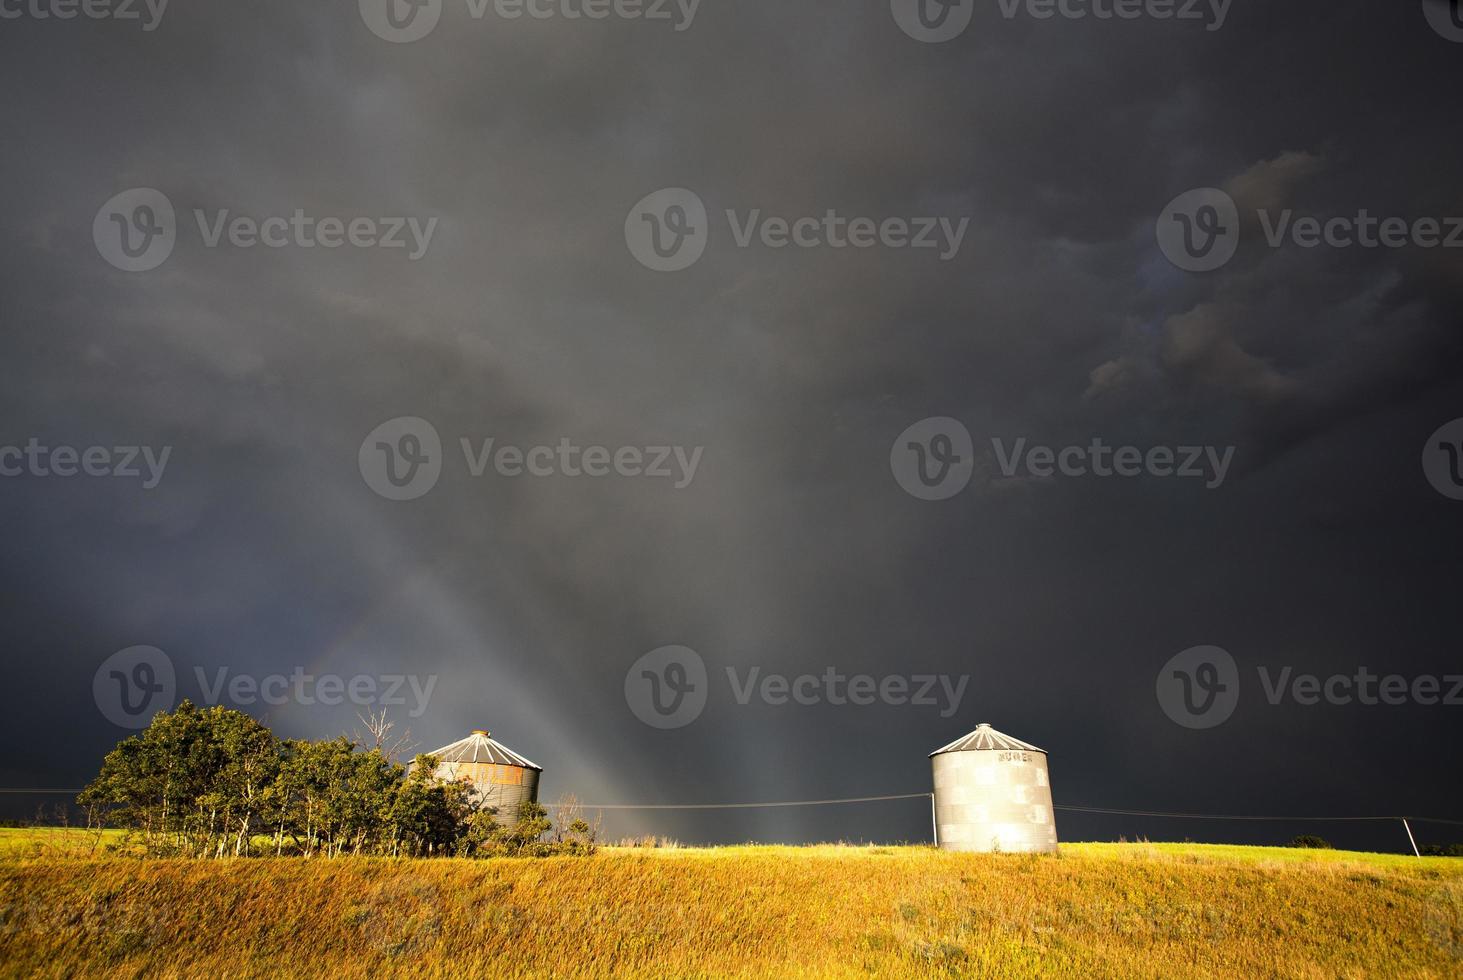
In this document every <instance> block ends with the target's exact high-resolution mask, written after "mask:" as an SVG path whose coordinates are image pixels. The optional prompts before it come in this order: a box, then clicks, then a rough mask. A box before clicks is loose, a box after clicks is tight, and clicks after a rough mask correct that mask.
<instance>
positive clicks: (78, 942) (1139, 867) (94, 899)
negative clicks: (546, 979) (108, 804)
mask: <svg viewBox="0 0 1463 980" xmlns="http://www.w3.org/2000/svg"><path fill="white" fill-rule="evenodd" d="M0 840H3V835H0ZM1460 903H1463V861H1460V860H1454V859H1447V858H1431V859H1428V858H1425V859H1422V860H1419V859H1417V858H1412V857H1403V856H1399V855H1378V854H1362V853H1355V852H1328V851H1298V850H1292V849H1289V848H1248V847H1231V846H1225V845H1196V844H1146V843H1138V844H1064V845H1063V846H1062V851H1061V854H1060V855H1059V856H1057V857H1054V858H1053V857H1041V856H1027V855H1013V854H1005V855H1002V854H995V855H965V854H947V853H941V852H939V851H936V850H934V849H932V848H929V847H859V846H844V845H819V846H814V847H780V846H763V845H749V846H744V847H728V848H656V849H652V848H606V849H604V850H603V851H602V852H601V853H600V854H598V855H596V856H595V857H592V858H549V859H505V858H498V859H491V860H487V861H466V860H439V861H420V860H419V861H391V860H386V859H336V860H314V861H305V860H301V859H290V858H285V859H262V858H256V859H244V860H234V861H220V862H212V861H189V860H166V861H164V860H138V859H135V858H126V857H111V858H105V859H92V858H82V857H63V856H56V855H55V854H52V855H50V856H45V857H25V856H12V857H10V858H8V859H6V860H3V861H0V909H3V922H0V965H3V967H0V968H3V970H4V971H5V972H6V973H9V974H12V975H43V976H70V975H96V974H109V975H119V976H143V975H147V976H152V975H159V976H198V975H213V976H260V977H263V976H280V975H296V976H303V975H309V976H318V975H331V976H346V977H357V976H367V975H370V976H380V975H389V974H399V975H417V976H465V975H478V974H482V975H492V976H510V977H512V976H565V977H572V976H617V977H618V976H653V977H759V978H771V977H799V976H806V977H814V976H818V977H822V976H828V977H853V976H859V977H909V978H913V977H928V976H977V977H978V976H1052V977H1058V976H1060V977H1072V976H1084V977H1100V976H1101V977H1105V976H1122V977H1160V976H1161V977H1221V976H1223V977H1230V976H1305V977H1312V976H1315V977H1319V976H1330V977H1342V976H1345V977H1353V976H1355V977H1362V976H1388V977H1390V976H1415V977H1450V978H1451V977H1457V976H1459V975H1460V973H1463V961H1460V960H1459V958H1458V957H1459V954H1460V952H1463V947H1460V934H1459V928H1460V922H1459V910H1460V908H1463V904H1460Z"/></svg>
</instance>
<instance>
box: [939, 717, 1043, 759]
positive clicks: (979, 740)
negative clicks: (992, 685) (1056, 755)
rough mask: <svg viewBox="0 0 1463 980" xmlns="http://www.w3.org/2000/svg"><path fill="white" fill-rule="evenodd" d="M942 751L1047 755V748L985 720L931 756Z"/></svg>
mask: <svg viewBox="0 0 1463 980" xmlns="http://www.w3.org/2000/svg"><path fill="white" fill-rule="evenodd" d="M942 752H1040V753H1041V754H1042V755H1046V749H1039V748H1037V747H1036V746H1035V745H1032V744H1031V743H1030V742H1023V741H1021V740H1020V739H1019V738H1012V737H1011V736H1010V735H1002V734H1001V733H1000V732H998V731H996V730H995V729H994V728H992V727H991V726H990V725H988V724H986V723H985V722H981V723H980V724H979V725H977V726H976V727H975V731H973V732H971V733H970V734H969V735H962V736H961V737H960V738H957V739H956V740H955V741H953V742H951V743H950V744H949V745H946V746H944V747H942V748H938V749H936V750H935V751H933V752H931V753H930V757H931V758H933V757H934V756H937V755H939V754H940V753H942Z"/></svg>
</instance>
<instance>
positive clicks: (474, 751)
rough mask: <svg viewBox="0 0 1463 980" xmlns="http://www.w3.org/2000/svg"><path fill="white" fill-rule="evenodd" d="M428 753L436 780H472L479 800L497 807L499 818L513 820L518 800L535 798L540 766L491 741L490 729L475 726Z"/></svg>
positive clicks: (535, 799)
mask: <svg viewBox="0 0 1463 980" xmlns="http://www.w3.org/2000/svg"><path fill="white" fill-rule="evenodd" d="M432 755H434V756H436V757H437V778H438V779H465V780H467V781H468V782H470V783H472V784H473V787H474V788H475V789H476V790H477V791H478V797H479V799H480V800H482V802H483V803H485V804H487V805H488V806H495V807H497V808H498V814H499V816H500V817H502V818H506V819H508V820H513V819H515V818H516V816H517V813H516V811H517V808H518V805H519V804H520V803H523V802H525V801H532V802H537V801H538V777H539V773H541V772H543V767H541V766H537V765H535V764H534V763H532V762H530V761H529V760H528V759H525V758H524V757H523V756H521V755H519V754H518V753H517V752H514V751H513V750H512V749H510V748H508V747H507V746H505V745H503V744H502V743H501V742H495V741H493V737H492V734H491V733H490V732H487V731H485V730H483V729H477V730H475V731H474V732H473V733H472V734H471V735H469V736H468V737H467V738H464V739H462V740H461V741H458V742H453V743H452V744H451V745H444V746H442V748H440V749H438V750H437V751H435V752H433V753H432Z"/></svg>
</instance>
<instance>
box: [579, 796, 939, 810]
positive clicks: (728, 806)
mask: <svg viewBox="0 0 1463 980" xmlns="http://www.w3.org/2000/svg"><path fill="white" fill-rule="evenodd" d="M929 797H930V794H929V793H903V794H900V795H898V796H850V797H848V798H846V799H841V800H787V801H784V802H778V803H580V804H579V806H580V807H581V808H583V809H585V810H752V809H759V808H765V807H775V806H828V805H830V804H833V803H874V802H877V801H879V800H915V799H926V800H927V799H929Z"/></svg>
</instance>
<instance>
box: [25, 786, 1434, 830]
mask: <svg viewBox="0 0 1463 980" xmlns="http://www.w3.org/2000/svg"><path fill="white" fill-rule="evenodd" d="M80 792H81V790H79V789H9V788H4V787H0V793H4V794H12V795H32V796H61V795H69V794H75V793H80ZM930 795H931V794H930V793H897V794H894V795H891V796H848V797H843V798H840V799H834V800H779V801H776V802H771V803H580V804H578V805H579V807H580V808H581V809H585V810H763V809H772V808H776V807H789V806H834V805H838V804H843V803H879V802H883V801H884V800H918V799H929V797H930ZM1052 809H1054V810H1065V811H1068V812H1071V813H1095V814H1100V815H1108V816H1121V817H1167V818H1172V819H1176V820H1264V821H1272V822H1276V823H1283V822H1286V821H1294V822H1296V823H1308V822H1333V821H1334V822H1338V823H1340V822H1343V821H1378V820H1415V821H1417V822H1419V823H1441V824H1450V825H1452V826H1457V827H1463V820H1450V819H1448V818H1446V817H1412V816H1366V817H1362V816H1325V817H1321V816H1298V817H1292V816H1265V815H1258V814H1238V813H1174V812H1171V811H1167V810H1120V809H1116V808H1113V807H1098V806H1078V805H1076V804H1062V803H1057V804H1053V805H1052Z"/></svg>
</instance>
